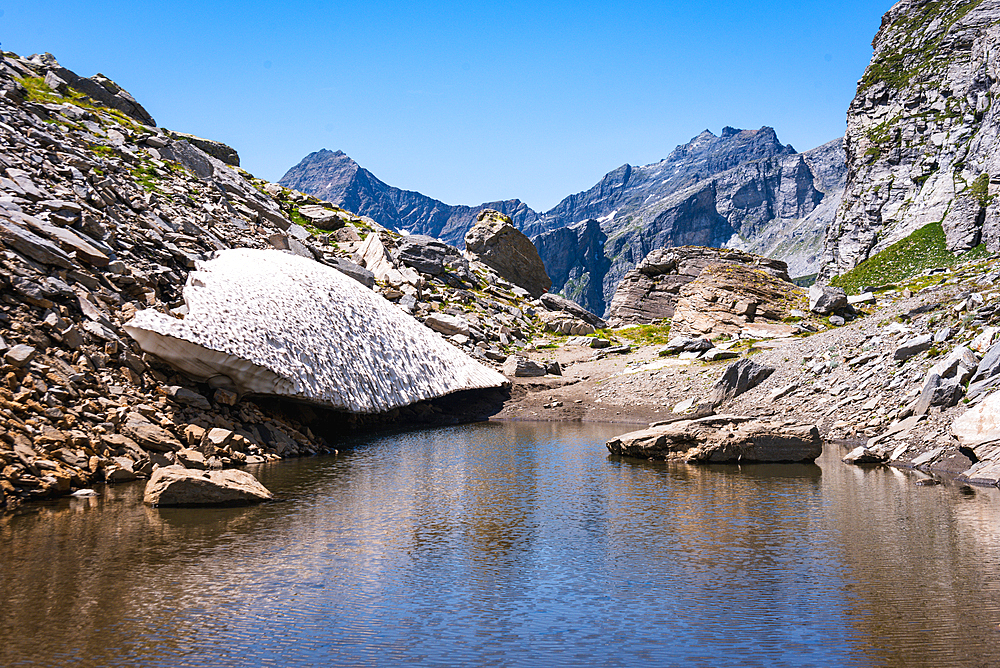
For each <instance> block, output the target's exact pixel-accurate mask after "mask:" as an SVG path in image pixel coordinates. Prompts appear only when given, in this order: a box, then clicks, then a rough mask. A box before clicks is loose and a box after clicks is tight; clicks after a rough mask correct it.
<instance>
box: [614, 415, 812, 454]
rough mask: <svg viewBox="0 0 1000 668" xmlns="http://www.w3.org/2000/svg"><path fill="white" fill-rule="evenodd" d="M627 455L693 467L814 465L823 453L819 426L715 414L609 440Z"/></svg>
mask: <svg viewBox="0 0 1000 668" xmlns="http://www.w3.org/2000/svg"><path fill="white" fill-rule="evenodd" d="M607 448H608V451H609V452H611V453H612V454H614V455H619V456H623V457H641V458H643V459H679V460H683V461H686V462H689V463H753V462H802V461H813V460H815V459H816V458H817V457H819V456H820V454H822V452H823V441H822V439H821V438H820V435H819V429H818V428H817V427H816V425H811V424H806V423H802V422H794V421H770V420H755V419H753V418H749V417H741V416H736V415H713V416H710V417H704V418H699V419H695V420H680V421H677V422H671V423H669V424H663V425H656V426H653V427H650V428H649V429H643V430H640V431H636V432H631V433H628V434H624V435H622V436H618V437H617V438H613V439H611V440H610V441H608V442H607Z"/></svg>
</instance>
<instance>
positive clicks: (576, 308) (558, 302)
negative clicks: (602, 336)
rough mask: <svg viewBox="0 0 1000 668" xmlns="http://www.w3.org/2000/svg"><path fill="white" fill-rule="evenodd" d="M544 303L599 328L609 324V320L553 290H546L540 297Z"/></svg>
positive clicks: (554, 309)
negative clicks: (556, 293) (554, 292)
mask: <svg viewBox="0 0 1000 668" xmlns="http://www.w3.org/2000/svg"><path fill="white" fill-rule="evenodd" d="M539 299H540V300H541V302H542V305H543V306H544V307H545V308H547V309H548V310H550V311H562V312H565V313H569V314H570V315H573V316H576V317H577V318H579V319H580V320H583V321H584V322H586V323H588V324H590V325H593V326H594V327H596V328H597V329H604V328H605V327H607V326H608V322H607V321H606V320H605V319H604V318H602V317H600V316H598V315H595V314H593V313H591V312H590V311H588V310H587V309H585V308H583V307H582V306H580V305H579V304H577V303H576V302H574V301H571V300H569V299H566V298H565V297H562V296H560V295H555V294H552V293H551V292H546V293H545V294H544V295H542V296H541V297H539Z"/></svg>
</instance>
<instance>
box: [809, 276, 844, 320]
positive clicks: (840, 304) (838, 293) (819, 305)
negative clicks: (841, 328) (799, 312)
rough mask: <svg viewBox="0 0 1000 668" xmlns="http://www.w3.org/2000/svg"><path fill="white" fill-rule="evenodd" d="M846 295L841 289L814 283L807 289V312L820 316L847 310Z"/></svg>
mask: <svg viewBox="0 0 1000 668" xmlns="http://www.w3.org/2000/svg"><path fill="white" fill-rule="evenodd" d="M847 305H848V301H847V293H846V292H844V290H843V289H842V288H832V287H830V286H828V285H819V284H816V283H814V284H813V285H812V286H810V288H809V310H810V311H812V312H813V313H818V314H820V315H830V314H831V313H835V312H837V311H840V310H843V309H845V308H847Z"/></svg>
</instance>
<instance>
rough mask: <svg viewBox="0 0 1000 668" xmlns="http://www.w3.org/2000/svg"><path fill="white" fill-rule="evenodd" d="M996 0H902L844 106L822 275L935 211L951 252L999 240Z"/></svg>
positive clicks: (999, 12)
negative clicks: (840, 174)
mask: <svg viewBox="0 0 1000 668" xmlns="http://www.w3.org/2000/svg"><path fill="white" fill-rule="evenodd" d="M998 21H1000V2H998V1H997V0H984V1H981V2H974V1H970V0H947V1H945V2H933V3H930V2H925V1H918V0H903V1H902V2H898V3H896V4H895V5H894V6H893V7H892V9H890V10H889V11H888V12H887V13H886V14H885V16H884V17H883V18H882V26H881V29H880V30H879V31H878V34H877V35H876V36H875V40H874V41H873V43H872V46H873V48H874V50H875V53H874V54H873V56H872V60H871V63H870V64H869V65H868V69H867V70H865V74H864V76H863V77H862V79H861V81H860V82H859V84H858V90H857V94H856V96H855V98H854V101H853V102H852V103H851V106H850V109H849V110H848V113H847V134H846V136H845V137H844V148H845V150H846V154H847V167H848V176H847V185H846V189H845V191H844V197H843V202H842V204H841V206H840V209H839V211H838V212H837V216H836V220H835V222H834V224H832V225H831V226H830V228H829V230H828V232H827V236H826V242H825V249H824V253H823V264H824V266H823V271H822V276H824V277H829V276H834V275H837V274H842V273H844V272H846V271H849V270H850V269H852V268H854V267H855V266H857V265H858V264H859V263H861V262H862V261H864V260H865V259H867V258H869V257H871V256H872V255H874V254H876V253H878V252H880V251H882V250H884V249H885V248H887V247H888V246H889V245H891V244H893V243H895V242H896V241H899V240H900V239H903V238H905V237H906V236H908V235H909V234H911V233H913V232H914V231H916V230H917V229H919V228H921V227H923V226H924V225H927V224H928V223H933V222H937V221H941V222H942V225H943V227H944V232H945V237H946V241H947V246H948V248H949V249H950V250H953V251H958V250H966V249H969V248H972V247H974V246H975V245H977V244H979V243H981V242H983V243H986V245H987V247H988V248H989V249H990V250H992V251H996V250H997V249H998V248H1000V203H998V201H997V198H995V197H994V196H995V195H996V194H997V192H998V184H1000V152H998V151H997V150H996V147H997V145H998V143H1000V107H998V105H997V104H995V100H996V99H997V97H998V96H1000V24H998Z"/></svg>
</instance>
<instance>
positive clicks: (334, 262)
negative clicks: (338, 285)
mask: <svg viewBox="0 0 1000 668" xmlns="http://www.w3.org/2000/svg"><path fill="white" fill-rule="evenodd" d="M324 260H325V261H326V263H327V264H329V265H330V266H331V267H333V268H334V269H336V270H337V271H339V272H340V273H342V274H345V275H347V276H350V277H351V278H353V279H354V280H355V281H357V282H358V283H360V284H361V285H363V286H365V287H366V288H372V287H374V286H375V274H373V273H372V272H370V271H368V270H367V269H365V268H364V267H362V266H361V265H360V264H357V263H355V262H351V261H350V260H347V259H345V258H342V257H336V256H332V255H331V256H328V257H326V258H324Z"/></svg>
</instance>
